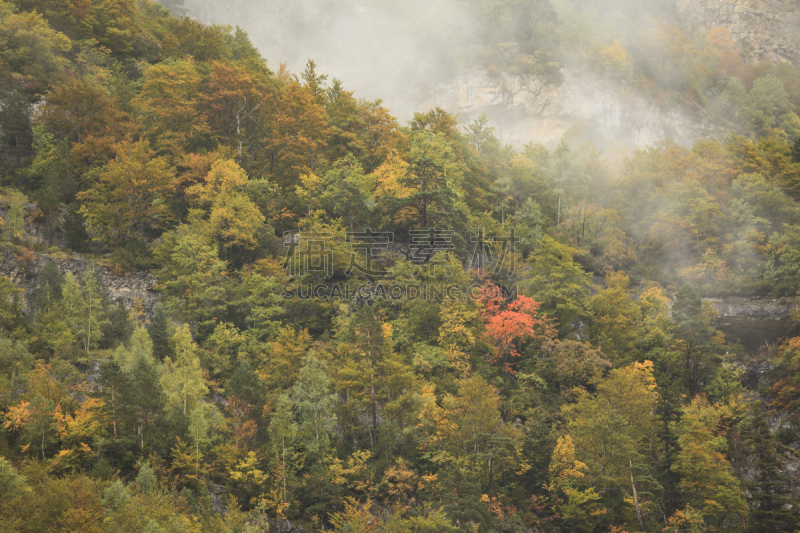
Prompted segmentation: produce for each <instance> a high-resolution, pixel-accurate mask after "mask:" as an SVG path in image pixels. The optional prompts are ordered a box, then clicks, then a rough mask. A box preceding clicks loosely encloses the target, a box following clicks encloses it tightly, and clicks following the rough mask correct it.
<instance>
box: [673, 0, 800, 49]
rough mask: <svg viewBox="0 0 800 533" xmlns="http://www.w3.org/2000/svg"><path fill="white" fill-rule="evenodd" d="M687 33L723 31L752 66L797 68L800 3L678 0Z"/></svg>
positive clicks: (782, 0)
mask: <svg viewBox="0 0 800 533" xmlns="http://www.w3.org/2000/svg"><path fill="white" fill-rule="evenodd" d="M677 5H678V11H679V12H680V14H681V17H682V18H683V20H684V24H685V25H686V26H687V27H688V28H689V29H700V30H703V31H709V30H710V29H712V28H717V27H725V28H728V29H729V30H730V32H731V36H732V37H733V40H734V42H735V43H736V47H737V48H738V50H739V52H740V53H741V54H742V57H743V58H744V59H745V60H746V61H748V62H752V63H764V62H771V63H781V62H789V63H793V64H794V65H800V0H677Z"/></svg>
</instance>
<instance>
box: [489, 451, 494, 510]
mask: <svg viewBox="0 0 800 533" xmlns="http://www.w3.org/2000/svg"><path fill="white" fill-rule="evenodd" d="M489 499H490V500H493V499H494V457H492V456H491V455H490V456H489Z"/></svg>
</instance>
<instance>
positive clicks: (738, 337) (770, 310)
mask: <svg viewBox="0 0 800 533" xmlns="http://www.w3.org/2000/svg"><path fill="white" fill-rule="evenodd" d="M707 301H709V302H711V304H712V306H713V307H714V310H715V311H716V312H717V318H716V319H715V323H714V327H716V328H717V329H718V330H720V331H721V332H722V333H724V334H725V337H726V338H727V340H728V341H730V342H738V343H740V344H741V345H742V346H744V348H745V350H747V352H748V353H750V354H756V353H758V352H759V351H762V350H764V351H767V352H769V351H771V350H772V349H773V348H774V347H775V345H776V344H778V343H780V342H781V340H782V339H785V338H787V337H789V336H791V335H797V334H798V328H797V327H796V326H795V325H794V323H793V320H792V313H793V312H794V311H795V310H796V309H797V301H796V300H795V299H794V298H779V299H770V298H733V297H729V298H708V299H707Z"/></svg>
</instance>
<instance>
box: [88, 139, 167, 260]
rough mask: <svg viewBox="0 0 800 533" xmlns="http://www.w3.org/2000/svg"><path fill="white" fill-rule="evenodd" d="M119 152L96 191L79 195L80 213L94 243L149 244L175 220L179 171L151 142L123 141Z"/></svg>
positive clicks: (98, 180)
mask: <svg viewBox="0 0 800 533" xmlns="http://www.w3.org/2000/svg"><path fill="white" fill-rule="evenodd" d="M115 151H116V153H117V158H116V159H114V160H112V161H110V162H109V163H108V165H107V166H106V167H105V168H103V169H100V170H98V171H97V173H96V174H95V175H94V184H93V186H92V188H91V189H89V190H88V191H85V192H82V193H80V194H79V195H78V198H79V199H80V200H82V201H83V203H84V204H83V207H82V208H81V213H82V214H83V216H84V217H85V219H86V222H87V224H88V226H89V231H90V232H91V233H92V235H93V238H94V239H95V240H97V241H101V242H103V243H104V244H106V245H109V246H111V245H115V244H120V243H124V242H126V241H128V240H130V239H140V240H143V241H149V240H150V239H152V238H154V237H156V236H158V234H159V233H160V232H161V231H163V230H165V229H167V228H168V227H169V226H170V225H171V223H172V222H173V220H174V216H173V214H172V211H171V210H170V200H171V198H172V194H173V192H174V187H175V172H174V170H173V169H172V168H171V167H170V166H169V163H168V162H167V160H166V159H165V158H164V157H156V156H155V154H154V152H153V151H152V150H151V149H150V145H149V143H148V142H147V141H138V142H134V143H131V142H128V141H123V142H121V143H119V144H117V145H116V147H115Z"/></svg>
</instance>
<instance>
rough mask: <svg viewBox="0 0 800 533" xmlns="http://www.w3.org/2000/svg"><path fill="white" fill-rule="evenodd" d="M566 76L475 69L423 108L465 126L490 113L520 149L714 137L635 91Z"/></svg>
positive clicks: (499, 131) (503, 135) (640, 144)
mask: <svg viewBox="0 0 800 533" xmlns="http://www.w3.org/2000/svg"><path fill="white" fill-rule="evenodd" d="M562 74H563V77H564V82H563V83H561V84H554V83H548V82H547V81H546V80H544V79H542V78H539V77H537V76H522V75H512V74H507V73H496V74H493V73H489V72H488V71H483V70H474V71H472V72H470V73H469V74H465V75H462V76H457V77H456V78H454V79H452V80H451V81H450V82H448V83H446V84H442V85H440V86H438V87H436V88H434V90H432V91H431V94H432V95H433V96H431V101H430V102H428V103H427V104H425V105H424V106H422V107H427V108H430V107H434V106H439V107H441V108H443V109H446V110H447V111H450V112H452V113H458V114H459V115H460V117H461V121H462V122H463V121H464V120H469V119H471V118H473V117H476V116H478V115H480V114H481V113H486V114H487V115H489V117H490V121H491V125H492V126H494V127H495V128H496V129H497V135H498V137H499V138H500V139H501V140H502V141H503V142H506V143H509V144H512V145H516V146H520V145H522V144H524V143H526V142H530V141H536V142H542V143H548V142H553V141H557V140H559V139H561V138H562V137H563V136H564V135H565V134H567V133H572V134H575V135H576V136H581V134H589V135H590V136H594V137H595V138H594V139H592V140H593V141H595V144H599V145H602V144H606V145H607V147H609V148H611V149H612V150H613V149H615V147H618V146H619V147H621V146H633V147H643V146H646V145H648V144H653V143H655V142H657V141H659V140H661V139H664V138H667V137H670V138H673V139H675V140H676V141H677V142H679V143H681V144H690V143H691V142H692V141H693V140H694V139H696V138H697V137H699V136H703V135H709V134H711V133H712V131H711V129H710V127H708V126H707V125H705V124H701V123H698V122H696V121H693V120H691V119H690V118H688V117H687V116H685V115H684V114H683V113H681V112H680V111H679V110H677V109H674V108H673V109H670V110H664V109H662V108H660V107H659V106H657V105H656V104H655V103H654V102H653V101H652V100H650V99H648V98H646V97H644V96H643V95H640V94H638V93H637V92H636V91H635V90H634V89H632V88H631V89H626V88H618V87H617V88H615V87H612V86H611V85H610V84H608V83H605V82H603V81H602V80H598V79H596V78H592V77H591V76H580V75H578V74H575V73H573V72H571V71H569V70H568V69H563V70H562ZM598 136H599V137H600V138H599V139H598V138H596V137H598Z"/></svg>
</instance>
